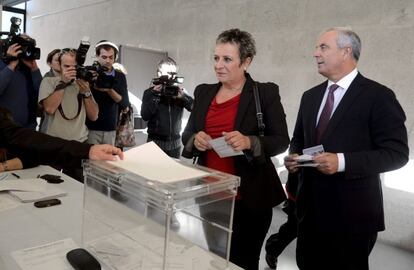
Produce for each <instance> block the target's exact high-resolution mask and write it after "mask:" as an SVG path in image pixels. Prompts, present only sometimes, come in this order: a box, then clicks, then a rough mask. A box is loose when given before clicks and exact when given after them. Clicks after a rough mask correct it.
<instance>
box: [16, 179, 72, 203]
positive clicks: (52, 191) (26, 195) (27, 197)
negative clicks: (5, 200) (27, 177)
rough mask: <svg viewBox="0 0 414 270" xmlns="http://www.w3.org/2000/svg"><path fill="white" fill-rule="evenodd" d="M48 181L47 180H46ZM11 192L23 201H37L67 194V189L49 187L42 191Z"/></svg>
mask: <svg viewBox="0 0 414 270" xmlns="http://www.w3.org/2000/svg"><path fill="white" fill-rule="evenodd" d="M44 182H46V181H44ZM9 193H10V194H11V195H12V196H14V197H16V198H17V199H19V200H20V201H22V202H25V203H26V202H36V201H41V200H49V199H54V198H57V197H62V196H65V195H66V191H64V190H62V189H60V188H55V187H53V188H52V187H49V186H47V188H46V189H45V190H42V191H9Z"/></svg>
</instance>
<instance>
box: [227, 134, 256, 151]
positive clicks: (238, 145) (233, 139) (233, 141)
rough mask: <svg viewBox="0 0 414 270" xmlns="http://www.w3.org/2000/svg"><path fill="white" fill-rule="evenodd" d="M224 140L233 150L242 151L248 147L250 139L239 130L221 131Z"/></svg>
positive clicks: (249, 146)
mask: <svg viewBox="0 0 414 270" xmlns="http://www.w3.org/2000/svg"><path fill="white" fill-rule="evenodd" d="M223 136H224V140H225V141H226V143H227V144H228V145H230V146H231V147H232V148H233V149H234V151H243V150H245V149H250V148H251V144H250V139H249V137H247V136H244V135H243V134H241V133H240V132H239V131H231V132H223Z"/></svg>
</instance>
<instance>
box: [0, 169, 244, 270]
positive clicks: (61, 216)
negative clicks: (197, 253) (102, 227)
mask: <svg viewBox="0 0 414 270" xmlns="http://www.w3.org/2000/svg"><path fill="white" fill-rule="evenodd" d="M14 173H16V174H18V175H19V176H20V177H21V178H23V179H24V178H35V177H37V176H38V175H43V174H55V175H60V176H61V177H62V179H63V180H64V182H63V183H60V184H56V187H59V188H60V189H63V190H65V191H66V192H67V195H66V196H64V197H60V198H59V199H60V200H61V202H62V204H60V205H55V206H51V207H46V208H36V207H34V205H33V203H22V204H21V205H19V206H17V207H15V208H13V209H9V210H5V211H0V270H20V267H19V266H18V265H17V263H16V262H15V260H14V259H13V258H12V257H11V252H13V251H16V250H21V249H26V248H30V247H35V246H40V245H45V244H48V243H51V242H55V241H58V240H62V239H65V238H71V239H73V240H74V242H75V243H76V244H77V245H79V246H81V232H82V214H83V192H84V190H83V184H82V183H80V182H78V181H76V180H74V179H73V178H70V177H69V176H67V175H65V174H63V173H61V172H59V171H57V170H55V169H53V168H51V167H49V166H39V167H36V168H32V169H26V170H19V171H14ZM13 177H14V176H12V175H10V176H9V177H8V178H13ZM51 185H52V184H51ZM0 196H3V194H0ZM8 196H10V195H8ZM215 256H216V255H215ZM230 269H241V268H239V267H237V266H235V265H233V264H230ZM53 270H59V269H53Z"/></svg>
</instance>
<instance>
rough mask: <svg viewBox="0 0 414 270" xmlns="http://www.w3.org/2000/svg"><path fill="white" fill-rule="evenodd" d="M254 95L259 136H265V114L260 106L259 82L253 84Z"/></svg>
mask: <svg viewBox="0 0 414 270" xmlns="http://www.w3.org/2000/svg"><path fill="white" fill-rule="evenodd" d="M253 94H254V102H255V104H256V118H257V126H258V128H259V136H261V137H263V136H264V130H265V127H266V126H265V124H264V123H263V113H262V108H261V106H260V96H259V89H258V88H257V82H254V84H253Z"/></svg>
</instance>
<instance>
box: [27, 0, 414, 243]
mask: <svg viewBox="0 0 414 270" xmlns="http://www.w3.org/2000/svg"><path fill="white" fill-rule="evenodd" d="M331 26H351V27H352V28H353V29H354V30H355V31H356V32H357V33H358V34H359V35H360V37H361V39H362V44H363V45H362V56H361V60H360V63H359V70H360V71H361V72H362V73H363V74H364V75H365V76H367V77H369V78H371V79H374V80H377V81H379V82H381V83H383V84H385V85H387V86H389V87H390V88H391V89H393V90H394V91H395V93H396V94H397V97H398V99H399V100H400V102H401V104H402V106H403V108H404V110H405V112H406V114H407V123H406V124H407V128H408V130H409V134H410V135H409V136H410V147H411V149H413V148H414V140H413V137H412V134H413V128H414V127H413V126H414V106H413V101H414V91H412V87H411V86H410V84H411V83H412V81H413V79H412V78H413V75H414V74H413V70H414V54H413V52H414V50H413V48H414V46H413V44H414V27H413V26H414V1H412V0H351V1H340V0H289V1H286V0H285V1H283V0H255V1H249V0H228V1H219V0H199V1H197V0H168V1H167V0H151V1H148V0H71V1H64V0H32V1H30V2H28V24H27V29H28V33H29V34H31V35H33V36H34V37H35V38H36V39H37V40H38V45H39V46H40V47H41V48H42V50H43V58H42V60H41V61H42V65H41V67H42V71H43V72H45V71H46V70H47V68H46V65H45V63H43V62H44V61H45V57H46V54H47V52H48V51H50V50H52V49H53V48H59V47H60V48H62V47H68V46H69V47H77V46H78V43H79V40H80V38H81V37H82V36H84V35H88V36H90V38H91V43H92V44H95V43H96V41H98V40H101V39H109V40H112V41H115V42H116V43H118V44H130V45H134V46H140V47H145V48H155V49H161V50H165V51H168V53H169V55H170V56H172V57H173V58H174V59H175V60H177V61H178V63H179V64H180V67H181V70H180V71H181V72H180V73H181V74H180V75H182V76H184V77H185V81H186V82H185V87H186V88H187V89H188V90H189V91H190V92H192V90H193V89H194V87H195V86H196V85H197V84H199V83H202V82H215V81H216V79H215V76H214V72H213V66H212V64H213V61H212V54H213V50H214V41H215V38H216V36H217V35H218V34H219V33H220V32H221V31H223V30H225V29H228V28H232V27H238V28H241V29H244V30H247V31H249V32H250V33H252V34H253V36H254V37H255V39H256V43H257V49H258V54H257V57H256V58H255V59H254V61H253V65H252V67H251V69H250V73H251V74H252V76H253V78H255V79H257V80H259V81H273V82H276V83H278V84H279V86H280V89H281V97H282V102H283V104H284V107H285V110H286V114H287V119H288V123H289V130H290V132H292V130H293V125H294V121H295V118H296V113H297V109H298V106H299V100H300V97H301V94H302V92H303V91H304V90H306V89H308V88H310V87H311V86H313V85H315V84H317V83H319V82H321V81H322V80H323V78H322V77H321V76H320V75H318V73H317V71H316V66H315V61H314V60H313V59H312V52H313V49H314V45H315V41H316V38H317V36H318V34H319V33H320V32H321V31H323V30H324V29H326V28H328V27H331ZM127 68H128V67H127ZM129 76H133V74H130V75H129ZM412 156H413V155H412V151H411V158H412ZM410 177H412V175H409V174H405V178H406V179H404V180H406V181H407V182H408V181H409V180H410ZM384 194H385V205H386V211H387V213H386V215H387V227H388V229H387V231H386V232H385V233H382V234H381V235H380V238H381V239H382V240H383V241H386V242H389V243H392V244H395V245H398V246H402V247H404V248H407V249H411V250H413V251H414V241H413V230H414V229H413V228H414V194H412V193H408V192H403V191H398V190H394V189H389V188H385V191H384Z"/></svg>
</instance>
